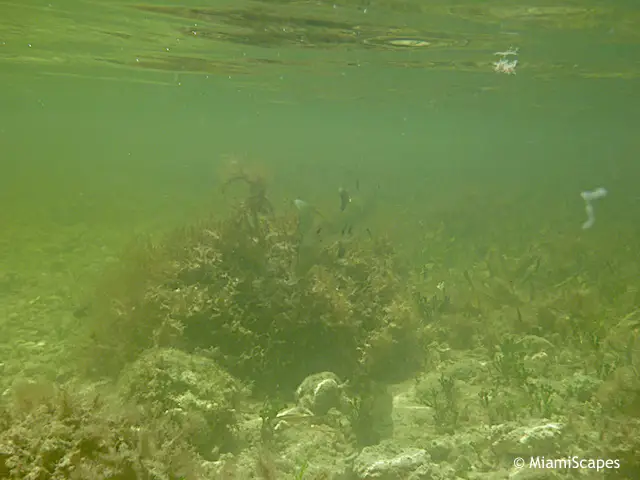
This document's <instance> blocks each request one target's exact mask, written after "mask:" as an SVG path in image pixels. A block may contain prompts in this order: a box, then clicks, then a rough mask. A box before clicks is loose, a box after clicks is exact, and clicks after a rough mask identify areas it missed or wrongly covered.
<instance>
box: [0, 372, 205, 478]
mask: <svg viewBox="0 0 640 480" xmlns="http://www.w3.org/2000/svg"><path fill="white" fill-rule="evenodd" d="M45 391H48V392H51V395H49V396H46V397H45V396H43V395H42V393H43V392H45ZM107 405H108V403H107V402H106V401H103V399H102V397H101V396H99V395H98V394H97V393H96V392H95V391H87V390H85V391H80V390H78V389H73V388H71V387H67V388H57V387H53V386H51V385H41V384H25V385H22V386H18V387H17V388H16V389H15V399H14V402H13V404H11V405H8V406H5V410H4V412H3V414H2V416H3V420H2V421H0V425H2V428H0V452H1V454H0V473H1V474H2V478H7V479H24V478H28V479H32V480H49V479H60V478H74V479H78V480H83V479H86V480H93V479H96V478H110V479H118V480H138V479H149V478H164V479H168V480H177V479H179V478H180V479H193V478H198V477H197V475H198V472H197V468H198V467H197V465H199V462H198V458H197V455H196V454H195V453H194V452H193V451H192V450H191V448H190V447H189V446H188V445H187V444H186V443H185V442H184V441H183V438H182V437H181V436H180V431H179V428H178V427H177V426H176V425H173V424H172V423H171V422H170V421H165V420H162V419H158V420H156V421H154V422H149V421H144V422H143V421H142V419H141V418H138V417H137V416H136V414H135V413H132V411H127V410H126V409H124V408H122V409H120V410H118V409H117V408H116V407H114V406H113V405H112V406H111V407H107Z"/></svg>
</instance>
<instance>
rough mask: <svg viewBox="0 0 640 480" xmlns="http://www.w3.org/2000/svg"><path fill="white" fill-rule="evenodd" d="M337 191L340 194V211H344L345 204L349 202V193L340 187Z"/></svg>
mask: <svg viewBox="0 0 640 480" xmlns="http://www.w3.org/2000/svg"><path fill="white" fill-rule="evenodd" d="M338 193H339V194H340V211H341V212H344V211H345V209H346V208H347V206H348V205H349V204H350V203H351V195H349V192H347V191H346V190H345V189H344V188H342V187H340V188H339V189H338Z"/></svg>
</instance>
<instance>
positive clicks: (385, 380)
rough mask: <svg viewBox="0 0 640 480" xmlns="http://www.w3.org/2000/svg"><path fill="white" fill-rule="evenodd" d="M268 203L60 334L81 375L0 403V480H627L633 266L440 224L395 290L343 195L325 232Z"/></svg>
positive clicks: (133, 280)
mask: <svg viewBox="0 0 640 480" xmlns="http://www.w3.org/2000/svg"><path fill="white" fill-rule="evenodd" d="M267 187H268V183H267V182H266V181H265V180H264V178H263V177H261V176H260V175H256V174H255V173H253V172H249V171H244V170H241V169H239V170H236V171H235V172H233V174H232V175H230V176H229V177H228V178H227V181H225V182H224V186H223V189H222V190H223V193H224V194H227V193H228V191H229V190H230V189H231V188H233V189H234V191H236V190H237V191H240V192H242V193H243V197H242V198H241V199H240V201H238V202H236V203H235V204H234V208H233V209H232V211H231V212H229V213H224V214H223V213H219V214H216V215H212V216H211V217H209V218H205V219H202V220H201V221H199V222H196V223H194V224H191V225H188V226H185V227H183V228H180V229H177V230H174V231H171V232H169V233H167V234H166V235H163V236H160V237H156V238H148V239H144V240H139V241H137V242H135V243H133V244H131V245H130V247H129V248H128V249H127V250H126V251H125V252H124V253H123V255H122V258H121V261H120V262H119V263H118V264H117V265H115V266H113V268H112V269H111V270H109V271H108V272H105V275H104V277H103V279H102V281H101V282H100V283H99V284H98V285H97V288H96V291H95V294H94V295H93V296H92V299H91V302H90V304H89V306H88V307H86V308H83V309H82V315H79V316H78V317H77V320H78V327H79V332H78V334H77V335H76V336H75V337H74V341H76V342H77V343H78V345H77V346H76V345H74V347H75V350H74V351H73V355H72V356H73V357H74V361H75V362H76V364H77V365H78V366H79V370H81V371H82V375H78V377H77V378H74V379H73V380H68V379H64V378H63V379H61V380H58V379H56V381H55V382H51V381H36V380H33V379H26V378H25V379H19V378H18V379H15V380H14V381H13V382H12V383H10V384H9V383H8V382H7V384H9V385H10V388H8V389H7V390H6V391H5V392H3V395H2V397H1V399H0V478H9V479H22V478H28V479H36V480H49V479H67V478H70V479H87V480H88V479H114V480H115V479H117V480H138V479H163V480H164V479H167V480H187V479H189V480H191V479H193V480H196V479H224V480H227V479H231V480H234V479H237V480H245V479H261V480H271V479H285V478H299V479H303V480H319V479H340V480H368V479H373V478H390V479H409V478H416V479H430V478H440V479H450V480H459V479H460V478H467V479H470V480H485V479H496V480H498V479H503V478H533V477H535V478H538V476H535V475H533V474H532V473H531V472H533V470H532V469H529V470H528V472H529V473H528V474H527V475H531V476H527V475H525V476H523V477H520V475H523V474H518V473H517V471H516V470H514V467H513V462H514V458H515V457H522V458H525V459H529V458H534V459H538V460H539V461H544V459H547V460H559V461H563V462H566V461H567V460H566V459H567V458H574V457H576V458H579V459H587V460H588V459H597V458H601V459H611V460H615V461H616V462H618V463H616V465H618V466H617V467H616V468H610V469H608V470H606V471H596V470H589V469H575V468H568V467H567V465H570V464H566V463H564V464H563V463H559V464H558V465H560V467H557V465H556V464H553V466H552V467H553V468H551V467H550V468H547V469H544V470H540V471H541V472H542V474H539V477H540V478H552V479H556V478H585V479H587V480H589V479H592V478H594V479H595V478H607V479H610V480H611V479H619V478H620V479H626V478H639V475H640V462H639V460H638V459H639V458H640V456H639V455H638V452H639V451H640V434H639V433H638V432H640V374H639V372H640V353H639V352H640V336H639V335H638V332H639V330H640V293H639V292H640V285H639V284H638V278H639V277H638V275H637V265H636V264H635V263H634V262H633V261H630V259H631V258H634V257H633V255H634V252H633V249H632V248H630V247H627V248H628V251H625V250H619V248H620V247H616V246H615V245H614V244H612V245H611V246H610V247H609V248H611V250H612V251H614V250H615V253H616V255H610V254H609V253H608V252H607V250H606V245H608V244H606V243H603V244H599V245H600V247H601V248H599V249H598V250H597V251H596V250H595V249H594V248H592V244H591V243H587V242H586V241H583V243H581V242H580V241H576V240H575V239H574V238H572V237H571V238H570V237H569V236H567V237H563V236H562V235H561V234H557V235H555V236H554V234H549V233H548V234H547V237H546V239H545V241H544V242H536V241H535V240H531V239H527V243H526V248H525V249H524V250H525V251H523V246H522V243H518V242H517V241H514V240H513V239H509V238H508V232H507V233H505V232H500V235H501V236H503V237H507V238H505V241H504V242H503V243H499V242H497V241H495V239H494V238H491V237H488V238H482V236H480V235H477V236H475V237H473V242H472V243H473V245H471V246H470V244H469V243H468V242H462V241H458V240H456V238H455V235H453V234H452V232H453V231H455V224H454V222H455V221H459V222H460V223H461V224H464V225H463V226H464V227H465V228H466V225H467V224H468V223H469V221H467V219H465V218H464V217H461V218H459V219H458V220H456V219H453V218H452V216H451V215H447V221H448V224H447V226H446V227H442V228H440V227H438V224H437V222H432V223H433V225H432V226H431V227H430V228H429V231H428V232H427V235H428V237H425V241H424V242H423V243H424V247H423V248H424V252H422V253H421V254H420V255H415V256H414V257H413V258H412V260H413V261H414V262H413V264H412V267H411V269H407V263H405V262H403V261H402V258H401V257H400V256H399V255H398V252H397V251H396V250H395V249H394V245H393V244H392V242H391V241H390V240H389V239H387V238H385V237H383V236H380V235H373V234H371V232H366V231H365V232H364V233H366V234H360V233H361V232H362V230H361V229H360V228H358V227H360V225H359V224H357V223H356V227H354V228H353V233H352V232H351V230H352V223H351V219H352V218H359V217H357V216H356V215H354V216H353V217H351V216H346V215H345V213H346V214H351V213H352V212H354V211H355V209H354V207H355V206H356V204H357V201H358V198H357V190H356V192H355V193H356V195H354V196H353V198H352V196H351V194H350V193H349V192H347V191H346V190H345V189H340V190H337V192H335V191H334V192H335V193H337V195H335V215H336V216H337V218H338V220H337V221H336V222H335V223H334V224H333V225H332V224H331V220H332V218H331V215H330V214H329V213H327V212H324V213H320V212H319V211H317V210H316V209H315V207H313V206H312V205H311V204H309V203H306V202H305V201H303V200H299V201H297V203H295V204H294V205H292V208H291V209H290V211H286V212H284V213H280V212H278V210H277V209H276V208H275V207H274V204H273V203H272V202H271V200H270V199H269V195H268V192H269V190H268V188H267ZM276 205H277V204H276ZM318 225H320V227H319V226H318ZM345 225H346V228H345ZM319 228H322V229H323V231H324V230H329V231H330V232H331V233H332V234H333V233H336V232H337V235H334V236H333V237H331V236H330V237H329V238H330V239H332V240H329V241H322V242H319V241H316V234H317V231H318V229H319ZM332 229H333V230H332ZM514 230H518V229H514ZM345 231H346V233H347V234H348V235H345V234H344V232H345ZM589 232H590V233H593V232H596V230H595V229H593V230H590V231H589ZM626 233H627V234H628V235H627V236H626V237H625V236H624V235H623V234H621V238H620V240H619V241H620V242H621V244H623V245H632V242H631V239H632V238H635V237H634V235H635V232H633V231H629V232H626ZM516 234H517V235H522V233H521V232H519V231H518V232H516ZM7 363H8V361H7ZM0 367H1V365H0ZM538 460H536V461H538ZM556 467H557V468H556ZM533 473H536V474H537V472H533Z"/></svg>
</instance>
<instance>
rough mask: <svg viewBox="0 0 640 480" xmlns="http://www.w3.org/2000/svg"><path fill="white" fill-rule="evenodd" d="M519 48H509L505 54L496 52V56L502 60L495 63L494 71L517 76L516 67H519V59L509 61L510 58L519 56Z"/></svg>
mask: <svg viewBox="0 0 640 480" xmlns="http://www.w3.org/2000/svg"><path fill="white" fill-rule="evenodd" d="M518 51H519V49H518V48H514V47H509V48H508V49H507V50H506V51H504V52H495V53H494V55H498V56H500V58H499V59H498V60H497V61H495V62H493V64H492V65H493V71H494V72H497V73H506V74H507V75H515V74H516V67H517V66H518V59H517V58H515V59H513V60H509V57H510V56H514V57H515V56H517V55H518Z"/></svg>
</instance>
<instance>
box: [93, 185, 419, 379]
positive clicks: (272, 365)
mask: <svg viewBox="0 0 640 480" xmlns="http://www.w3.org/2000/svg"><path fill="white" fill-rule="evenodd" d="M229 182H242V183H246V184H248V185H249V196H248V199H247V200H246V201H243V202H242V203H240V205H238V206H237V207H236V210H235V212H233V213H232V215H230V216H228V217H226V218H222V219H215V218H212V219H208V220H204V221H202V222H200V223H198V224H195V225H192V226H190V227H187V228H183V229H181V230H179V231H176V232H174V233H173V234H171V235H169V236H167V237H166V238H164V239H162V240H161V241H160V242H157V243H144V242H142V243H139V244H138V245H136V246H134V248H133V249H132V250H131V251H130V252H129V254H128V255H127V256H126V257H125V258H124V259H123V264H122V267H121V268H120V269H119V270H116V271H115V272H114V273H113V275H112V276H110V277H109V279H108V281H107V282H106V283H105V284H104V285H103V288H101V289H100V295H99V296H100V297H101V301H98V302H96V307H95V308H94V309H93V312H94V313H93V315H92V317H90V318H88V319H87V321H88V325H89V329H90V341H89V346H90V351H91V357H93V358H95V359H96V360H97V359H99V360H98V361H94V362H93V363H92V366H93V369H94V370H96V371H102V373H110V374H116V373H117V372H118V371H119V370H120V368H121V367H122V366H123V365H124V364H126V363H128V362H130V361H132V360H133V359H134V358H136V357H137V356H138V355H139V354H140V352H142V351H143V350H145V349H147V348H150V347H173V348H177V349H181V350H183V351H185V352H189V353H193V352H198V353H200V354H202V355H207V356H209V357H211V358H213V359H215V360H216V361H217V362H218V364H219V365H221V366H222V367H223V368H225V369H227V370H228V371H229V372H231V373H232V374H233V375H234V376H236V377H237V378H239V379H241V380H243V381H244V382H246V383H249V384H252V385H254V386H255V387H257V388H258V389H259V390H263V391H267V392H269V391H273V390H274V389H275V390H280V389H283V388H289V389H292V388H294V387H295V386H296V385H297V384H298V382H299V381H301V379H302V378H305V377H306V376H307V375H309V374H311V373H315V372H318V371H332V372H335V373H336V374H337V375H339V376H340V377H341V378H345V379H349V380H352V381H353V380H357V379H359V378H363V377H366V378H367V379H368V380H377V381H387V380H390V379H394V380H396V379H401V378H406V376H408V375H411V372H412V371H415V369H416V368H417V367H418V365H419V364H420V362H421V360H422V357H423V353H424V352H423V342H422V327H421V323H420V319H419V316H418V314H417V312H416V308H415V307H414V302H413V299H412V298H411V296H410V294H409V292H408V291H407V289H406V288H405V286H404V285H403V283H402V281H401V280H400V278H399V275H398V273H397V270H396V267H395V263H394V254H393V250H392V249H391V247H390V245H389V242H388V241H386V240H385V239H374V238H369V237H367V238H364V239H360V240H358V241H353V242H350V246H349V249H348V250H347V251H341V252H340V253H341V254H340V255H337V254H336V248H335V245H334V244H327V245H326V246H321V247H319V248H318V250H317V251H315V252H314V258H313V262H311V263H312V264H311V266H310V268H306V269H304V270H302V271H301V270H300V269H297V268H296V265H297V262H298V254H299V248H298V247H299V242H300V237H299V235H298V231H297V221H296V220H297V219H296V217H295V216H290V215H276V214H275V213H273V212H272V208H271V203H270V202H269V201H268V200H267V195H266V186H265V184H264V183H263V182H262V181H261V180H258V179H256V178H253V177H251V176H248V175H244V174H239V175H238V176H236V177H232V178H231V179H230V180H229ZM229 182H227V184H229ZM96 353H97V355H96ZM94 355H95V356H94ZM84 358H86V357H84ZM105 358H109V359H110V360H111V361H109V362H105V361H104V359H105Z"/></svg>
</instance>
